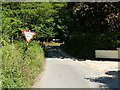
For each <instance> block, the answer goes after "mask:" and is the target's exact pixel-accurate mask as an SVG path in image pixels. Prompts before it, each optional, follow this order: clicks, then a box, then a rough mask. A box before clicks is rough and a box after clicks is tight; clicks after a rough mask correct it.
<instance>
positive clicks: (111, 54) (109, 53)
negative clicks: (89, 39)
mask: <svg viewBox="0 0 120 90" xmlns="http://www.w3.org/2000/svg"><path fill="white" fill-rule="evenodd" d="M95 57H96V58H114V59H119V58H120V48H118V49H117V50H95Z"/></svg>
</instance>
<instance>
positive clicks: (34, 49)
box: [2, 42, 44, 88]
mask: <svg viewBox="0 0 120 90" xmlns="http://www.w3.org/2000/svg"><path fill="white" fill-rule="evenodd" d="M35 43H36V44H35ZM24 45H25V43H16V44H13V45H7V46H4V47H3V48H2V52H3V53H2V80H3V85H2V86H3V88H25V87H26V88H28V87H31V85H32V84H33V82H34V80H35V77H36V76H37V75H38V74H39V73H40V72H41V71H42V66H43V62H44V52H43V49H42V48H41V47H40V46H39V44H38V43H37V42H32V43H30V45H29V47H28V49H27V51H25V50H26V49H25V48H26V46H24Z"/></svg>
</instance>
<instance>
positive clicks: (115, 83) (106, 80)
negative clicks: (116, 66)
mask: <svg viewBox="0 0 120 90" xmlns="http://www.w3.org/2000/svg"><path fill="white" fill-rule="evenodd" d="M105 74H106V75H107V76H100V77H91V78H85V79H87V80H90V81H91V82H96V83H102V84H103V86H100V87H107V88H113V90H118V88H120V81H119V79H120V77H119V76H120V70H118V71H107V72H105Z"/></svg>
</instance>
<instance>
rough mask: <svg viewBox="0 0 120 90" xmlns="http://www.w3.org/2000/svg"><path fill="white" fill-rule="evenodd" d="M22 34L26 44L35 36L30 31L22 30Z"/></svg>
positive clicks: (34, 33)
mask: <svg viewBox="0 0 120 90" xmlns="http://www.w3.org/2000/svg"><path fill="white" fill-rule="evenodd" d="M22 34H24V37H25V40H26V42H27V43H29V42H30V40H31V39H32V37H33V36H34V35H36V32H32V31H30V30H22Z"/></svg>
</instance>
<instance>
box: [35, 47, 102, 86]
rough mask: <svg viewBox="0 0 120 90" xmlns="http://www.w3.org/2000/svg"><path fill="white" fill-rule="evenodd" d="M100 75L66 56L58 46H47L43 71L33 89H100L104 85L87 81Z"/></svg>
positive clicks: (80, 62)
mask: <svg viewBox="0 0 120 90" xmlns="http://www.w3.org/2000/svg"><path fill="white" fill-rule="evenodd" d="M100 74H101V72H99V71H97V70H95V69H93V68H92V69H91V68H89V67H88V66H87V65H86V64H85V63H82V61H77V60H76V59H74V58H72V57H71V56H69V55H67V54H66V53H65V52H64V51H63V50H62V49H61V48H60V47H59V46H47V59H46V67H45V71H44V72H43V74H42V76H40V78H39V79H38V80H37V81H36V83H35V84H34V85H33V88H100V87H101V86H104V85H103V84H101V83H96V82H91V81H90V80H88V79H87V78H90V77H97V76H99V75H100Z"/></svg>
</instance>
